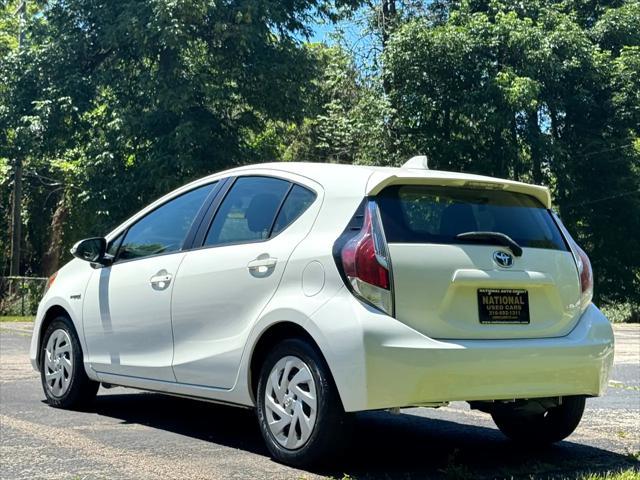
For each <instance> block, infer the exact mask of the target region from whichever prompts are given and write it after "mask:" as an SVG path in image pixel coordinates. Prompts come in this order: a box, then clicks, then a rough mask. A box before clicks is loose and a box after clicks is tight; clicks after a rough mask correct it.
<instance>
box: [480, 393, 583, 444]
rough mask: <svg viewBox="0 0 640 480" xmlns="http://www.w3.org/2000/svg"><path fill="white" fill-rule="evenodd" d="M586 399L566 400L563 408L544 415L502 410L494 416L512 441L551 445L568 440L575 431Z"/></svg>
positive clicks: (546, 412)
mask: <svg viewBox="0 0 640 480" xmlns="http://www.w3.org/2000/svg"><path fill="white" fill-rule="evenodd" d="M584 406H585V397H563V398H562V403H561V404H560V405H557V406H554V407H551V408H549V409H548V410H546V411H545V412H543V413H535V414H532V413H523V412H515V411H509V410H508V409H501V410H500V411H496V412H493V413H492V414H491V416H492V417H493V421H494V422H495V424H496V426H497V427H498V428H499V429H500V431H501V432H502V433H504V434H505V435H506V436H507V437H509V438H510V439H512V440H514V441H517V442H520V443H529V444H536V445H540V444H550V443H555V442H559V441H560V440H563V439H565V438H567V437H568V436H569V435H571V434H572V433H573V431H574V430H575V429H576V427H577V426H578V424H579V423H580V420H581V419H582V413H583V412H584Z"/></svg>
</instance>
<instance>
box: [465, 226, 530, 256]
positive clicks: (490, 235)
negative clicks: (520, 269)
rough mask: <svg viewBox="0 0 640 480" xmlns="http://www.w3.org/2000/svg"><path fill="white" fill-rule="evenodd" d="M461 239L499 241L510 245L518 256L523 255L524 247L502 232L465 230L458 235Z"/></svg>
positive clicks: (498, 242)
mask: <svg viewBox="0 0 640 480" xmlns="http://www.w3.org/2000/svg"><path fill="white" fill-rule="evenodd" d="M456 238H459V239H461V240H479V241H484V242H491V243H494V244H495V243H497V244H499V245H504V246H505V247H508V248H509V249H510V250H511V251H512V252H513V254H514V255H515V256H516V257H521V256H522V247H521V246H520V245H518V243H517V242H516V241H515V240H514V239H513V238H511V237H510V236H509V235H505V234H504V233H500V232H464V233H459V234H458V235H456Z"/></svg>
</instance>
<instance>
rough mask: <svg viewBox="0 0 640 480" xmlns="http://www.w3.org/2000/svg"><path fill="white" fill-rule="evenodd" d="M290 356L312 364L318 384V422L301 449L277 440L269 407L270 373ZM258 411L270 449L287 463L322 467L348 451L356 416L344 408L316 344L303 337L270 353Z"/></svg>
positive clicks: (260, 382) (258, 396)
mask: <svg viewBox="0 0 640 480" xmlns="http://www.w3.org/2000/svg"><path fill="white" fill-rule="evenodd" d="M287 356H293V357H297V358H299V359H300V360H302V361H303V362H304V363H305V364H306V365H307V366H308V367H309V370H310V371H311V375H312V377H313V381H314V382H315V387H316V397H317V411H316V421H315V425H314V427H313V429H312V431H311V435H310V436H309V438H308V440H307V441H306V443H304V444H303V445H302V446H300V447H299V448H297V449H288V448H285V447H284V446H282V445H281V444H280V443H279V442H278V441H277V439H276V437H275V436H274V434H273V433H272V432H271V430H270V428H269V425H268V420H267V416H266V411H265V410H266V407H265V398H266V389H267V382H268V377H269V374H270V372H271V370H272V369H273V368H274V366H275V365H276V363H278V361H280V360H281V359H283V358H284V357H287ZM257 414H258V422H259V424H260V430H261V432H262V436H263V438H264V440H265V443H266V445H267V448H268V449H269V452H270V453H271V455H272V456H273V458H274V459H275V460H277V461H279V462H282V463H285V464H287V465H292V466H295V467H311V466H314V467H321V466H322V464H323V463H325V462H327V463H331V464H334V462H335V461H336V460H337V459H338V458H339V457H341V456H342V454H344V452H345V448H344V447H346V446H347V445H348V443H349V441H350V438H351V433H352V425H353V420H352V416H351V415H348V414H345V412H344V409H343V407H342V402H341V401H340V397H339V394H338V390H337V388H336V386H335V383H334V381H333V378H332V377H331V374H330V372H329V367H328V366H327V365H326V362H325V361H324V359H323V358H322V356H321V355H320V353H319V352H318V351H317V350H316V348H315V347H314V346H312V345H310V344H309V343H308V342H306V341H304V340H301V339H288V340H284V341H282V342H281V343H279V344H278V345H277V346H276V347H275V348H274V349H273V350H272V351H271V352H270V353H269V354H268V355H267V357H266V359H265V361H264V363H263V365H262V369H261V371H260V378H259V381H258V392H257Z"/></svg>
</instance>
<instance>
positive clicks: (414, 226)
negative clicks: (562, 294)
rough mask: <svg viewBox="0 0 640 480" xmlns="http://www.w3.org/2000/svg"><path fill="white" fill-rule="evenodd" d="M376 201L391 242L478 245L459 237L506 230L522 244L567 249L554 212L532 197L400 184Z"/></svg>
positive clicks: (378, 197) (389, 189)
mask: <svg viewBox="0 0 640 480" xmlns="http://www.w3.org/2000/svg"><path fill="white" fill-rule="evenodd" d="M376 200H377V203H378V205H379V206H380V214H381V217H382V222H383V225H384V230H385V235H386V237H387V241H388V242H389V243H461V244H469V243H478V242H477V240H472V239H461V238H456V235H458V234H461V233H466V232H477V231H482V232H499V233H503V234H505V235H508V236H509V237H511V238H512V239H513V240H515V241H516V242H517V243H518V244H519V245H520V246H522V247H529V248H547V249H553V250H567V246H566V244H565V242H564V240H563V238H562V236H561V234H560V232H559V230H558V227H557V226H556V224H555V222H554V221H553V219H552V218H551V214H550V212H549V211H548V210H547V209H546V208H545V207H544V205H542V204H541V203H540V202H539V201H538V200H536V199H535V198H533V197H531V196H529V195H525V194H521V193H514V192H507V191H504V190H488V189H472V188H463V187H439V186H427V185H400V186H392V187H388V188H386V189H385V190H383V191H382V192H381V193H380V195H378V196H377V197H376ZM487 242H488V243H490V241H487ZM487 242H485V243H487Z"/></svg>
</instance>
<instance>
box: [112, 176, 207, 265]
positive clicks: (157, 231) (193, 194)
mask: <svg viewBox="0 0 640 480" xmlns="http://www.w3.org/2000/svg"><path fill="white" fill-rule="evenodd" d="M214 185H215V183H210V184H208V185H204V186H202V187H198V188H195V189H193V190H191V191H189V192H187V193H184V194H182V195H180V196H179V197H177V198H174V199H173V200H170V201H169V202H167V203H165V204H164V205H161V206H160V207H158V208H156V209H155V210H153V211H152V212H151V213H149V214H147V215H146V216H145V217H143V218H142V219H140V220H138V221H137V222H136V223H135V224H133V225H132V226H131V227H129V229H128V230H127V233H126V234H125V237H124V240H123V241H122V245H121V246H120V248H119V249H118V257H117V260H130V259H133V258H142V257H147V256H150V255H158V254H160V253H169V252H175V251H177V250H180V249H181V248H182V245H183V243H184V240H185V237H186V236H187V233H188V232H189V228H190V227H191V224H192V223H193V220H194V218H195V217H196V215H197V214H198V211H199V210H200V208H201V207H202V204H203V203H204V201H205V199H206V198H207V196H208V195H209V194H210V193H211V191H212V190H213V188H214Z"/></svg>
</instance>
